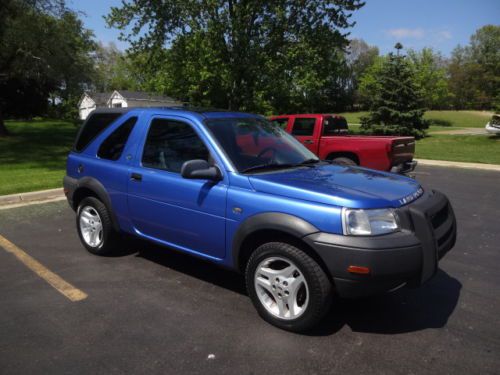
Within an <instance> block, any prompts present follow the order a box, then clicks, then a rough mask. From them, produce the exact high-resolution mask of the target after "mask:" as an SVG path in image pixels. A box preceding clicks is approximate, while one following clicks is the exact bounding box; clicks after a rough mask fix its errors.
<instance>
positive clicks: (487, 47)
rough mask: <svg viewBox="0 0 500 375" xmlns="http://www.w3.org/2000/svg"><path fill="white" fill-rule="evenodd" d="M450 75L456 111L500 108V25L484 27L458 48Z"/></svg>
mask: <svg viewBox="0 0 500 375" xmlns="http://www.w3.org/2000/svg"><path fill="white" fill-rule="evenodd" d="M448 75H449V87H450V91H451V93H452V95H453V104H454V107H455V108H456V109H465V108H471V109H472V108H474V109H492V108H494V107H496V106H500V102H499V100H500V94H499V93H500V26H495V25H486V26H483V27H481V28H480V29H478V30H477V31H476V32H475V33H474V35H472V36H471V38H470V43H469V45H467V46H464V47H461V46H458V47H457V48H455V49H454V50H453V52H452V56H451V60H450V64H449V66H448Z"/></svg>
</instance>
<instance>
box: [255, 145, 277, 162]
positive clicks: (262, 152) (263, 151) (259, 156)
mask: <svg viewBox="0 0 500 375" xmlns="http://www.w3.org/2000/svg"><path fill="white" fill-rule="evenodd" d="M269 151H271V152H272V153H273V155H272V157H271V159H270V160H269V161H270V162H272V161H274V158H275V157H276V153H277V152H278V150H276V149H275V148H274V147H266V148H264V149H263V150H262V151H261V152H259V154H258V155H257V158H259V159H260V158H261V157H262V156H263V155H265V154H266V153H267V152H269Z"/></svg>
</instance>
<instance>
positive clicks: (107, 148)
mask: <svg viewBox="0 0 500 375" xmlns="http://www.w3.org/2000/svg"><path fill="white" fill-rule="evenodd" d="M136 122H137V117H135V116H134V117H131V118H129V119H128V120H126V121H125V122H124V123H123V124H121V125H120V126H119V127H118V128H117V129H115V130H114V131H113V133H111V134H110V135H109V136H108V137H107V138H106V139H105V140H104V142H102V143H101V146H100V147H99V151H98V152H97V156H99V157H100V158H101V159H107V160H118V159H120V156H122V152H123V150H124V148H125V145H126V144H127V141H128V137H129V136H130V133H132V130H133V129H134V126H135V124H136Z"/></svg>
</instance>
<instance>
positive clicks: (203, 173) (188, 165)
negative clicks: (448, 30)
mask: <svg viewBox="0 0 500 375" xmlns="http://www.w3.org/2000/svg"><path fill="white" fill-rule="evenodd" d="M181 176H182V177H183V178H189V179H200V180H211V181H219V180H221V179H222V175H221V173H220V170H219V168H217V167H211V166H210V165H209V164H208V162H207V161H206V160H188V161H186V162H184V164H182V168H181Z"/></svg>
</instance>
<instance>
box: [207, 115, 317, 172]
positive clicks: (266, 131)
mask: <svg viewBox="0 0 500 375" xmlns="http://www.w3.org/2000/svg"><path fill="white" fill-rule="evenodd" d="M205 124H206V125H207V127H208V128H209V129H210V131H211V132H212V134H213V135H214V136H215V138H216V139H217V141H218V142H219V144H220V145H221V146H222V148H223V149H224V151H225V152H226V154H227V156H228V157H229V159H230V160H231V161H232V162H233V164H234V166H235V167H236V169H237V170H238V172H247V171H250V170H255V171H256V170H257V169H266V168H287V167H294V166H297V165H299V164H304V165H305V164H307V163H314V162H318V161H319V159H318V158H317V157H316V156H315V155H314V154H313V153H312V152H310V151H309V150H308V149H307V148H305V147H304V146H302V144H300V142H298V141H297V140H296V139H295V138H294V137H293V136H291V135H290V134H288V133H287V132H285V131H284V130H283V129H281V128H280V127H278V126H275V125H273V124H272V123H271V122H269V121H267V120H265V119H260V118H223V119H210V120H206V121H205Z"/></svg>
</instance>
